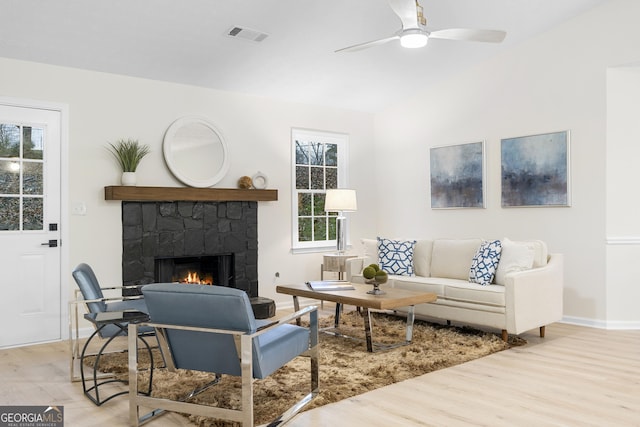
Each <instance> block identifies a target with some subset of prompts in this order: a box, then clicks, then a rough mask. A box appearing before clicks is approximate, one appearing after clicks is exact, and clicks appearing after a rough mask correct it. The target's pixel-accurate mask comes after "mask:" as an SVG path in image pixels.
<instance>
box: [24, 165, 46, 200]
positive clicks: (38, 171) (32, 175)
mask: <svg viewBox="0 0 640 427" xmlns="http://www.w3.org/2000/svg"><path fill="white" fill-rule="evenodd" d="M22 165H23V167H24V172H23V173H22V179H23V181H24V184H23V186H22V193H23V194H31V195H36V194H37V195H39V196H41V195H42V163H39V162H38V163H35V162H24V163H22Z"/></svg>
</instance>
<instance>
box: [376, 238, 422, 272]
mask: <svg viewBox="0 0 640 427" xmlns="http://www.w3.org/2000/svg"><path fill="white" fill-rule="evenodd" d="M377 240H378V263H379V264H380V268H381V269H383V270H384V271H386V272H387V273H389V274H395V275H398V276H412V275H413V248H414V246H415V244H416V241H415V240H391V239H385V238H382V237H378V239H377Z"/></svg>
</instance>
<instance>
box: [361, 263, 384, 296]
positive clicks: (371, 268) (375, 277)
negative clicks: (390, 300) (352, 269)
mask: <svg viewBox="0 0 640 427" xmlns="http://www.w3.org/2000/svg"><path fill="white" fill-rule="evenodd" d="M362 276H363V277H364V278H365V279H366V280H365V283H367V284H369V285H373V289H372V290H370V291H367V293H368V294H372V295H384V294H385V291H383V290H381V289H380V285H382V284H384V283H387V280H388V279H389V275H388V274H387V272H386V271H384V270H382V269H381V268H380V266H379V265H378V264H369V265H368V266H367V267H365V268H364V269H363V270H362Z"/></svg>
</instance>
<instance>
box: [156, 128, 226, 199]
mask: <svg viewBox="0 0 640 427" xmlns="http://www.w3.org/2000/svg"><path fill="white" fill-rule="evenodd" d="M162 148H163V152H164V160H165V162H167V166H168V167H169V170H170V171H171V173H172V174H173V175H174V176H175V177H176V178H178V179H179V180H180V181H182V182H183V183H184V184H186V185H189V186H191V187H200V188H204V187H211V186H212V185H214V184H217V183H218V182H220V180H221V179H222V178H224V176H225V175H226V173H227V171H228V170H229V155H228V149H227V143H226V142H225V140H224V138H223V137H222V134H221V133H220V131H218V130H217V129H216V128H215V126H213V125H212V124H211V123H209V122H208V121H207V120H205V119H202V118H199V117H183V118H180V119H178V120H176V121H175V122H173V123H172V124H171V126H169V129H167V133H166V134H165V135H164V143H163V147H162Z"/></svg>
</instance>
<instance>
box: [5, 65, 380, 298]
mask: <svg viewBox="0 0 640 427" xmlns="http://www.w3.org/2000/svg"><path fill="white" fill-rule="evenodd" d="M0 69H1V70H2V79H0V95H1V96H6V97H14V98H31V99H38V100H45V101H51V102H57V103H65V104H68V105H69V125H70V129H69V151H70V161H69V164H70V169H69V186H68V191H69V204H70V206H73V205H74V204H75V203H80V202H83V203H85V204H86V206H87V215H86V216H71V217H70V218H68V221H63V226H66V227H69V230H70V241H69V242H65V244H66V245H68V246H67V247H68V248H69V250H70V254H69V265H66V266H63V277H65V278H68V279H69V281H71V275H70V272H71V269H72V268H73V267H74V266H75V265H77V264H78V263H80V262H87V263H89V264H91V265H92V266H93V267H94V269H95V270H96V274H97V275H98V277H99V278H100V279H101V281H102V282H103V283H105V284H116V283H120V282H121V275H122V271H121V255H122V241H121V238H122V232H121V211H120V209H121V208H120V206H121V205H120V202H117V201H109V202H107V201H105V200H104V186H105V185H118V184H119V179H120V172H119V168H118V166H117V165H116V163H115V161H114V160H113V158H112V157H111V156H110V154H109V153H108V152H107V151H106V149H105V145H106V144H107V142H113V141H115V140H117V139H118V138H136V139H139V140H140V141H141V142H142V143H145V144H149V145H150V146H151V149H152V152H151V154H150V155H149V156H147V157H145V159H144V160H143V161H142V163H141V165H140V167H139V169H138V185H151V186H182V184H181V183H180V182H178V181H177V180H176V179H175V178H173V176H172V175H171V173H170V172H169V170H168V169H167V168H166V166H165V164H164V160H163V158H162V139H163V136H164V132H165V131H166V129H167V128H168V127H169V125H170V124H171V123H172V122H173V121H174V120H176V119H177V118H179V117H182V116H184V115H192V114H195V115H201V116H205V117H207V118H209V119H210V120H211V121H212V122H213V123H215V125H216V126H217V127H218V128H219V129H220V130H221V131H222V133H223V134H224V136H225V138H226V140H227V143H228V145H229V149H230V155H231V167H230V170H229V173H228V175H227V176H226V178H224V179H223V181H222V182H221V183H219V184H218V185H217V187H221V188H236V186H237V180H238V178H239V177H241V176H243V175H249V176H251V175H253V174H254V173H256V172H257V171H261V172H263V173H265V174H266V175H267V176H268V178H269V188H275V189H278V201H277V202H260V203H259V207H258V221H259V223H258V242H259V253H258V259H259V265H258V272H259V290H260V295H261V296H264V297H269V298H273V299H276V300H277V301H279V302H284V303H287V304H291V301H290V297H285V296H282V295H277V294H276V293H275V288H274V286H273V285H274V283H275V277H274V275H275V273H276V272H279V273H280V281H281V282H284V283H295V282H301V281H303V280H309V279H319V276H320V264H321V259H322V257H321V255H320V254H302V255H292V254H291V252H290V248H291V227H290V224H291V196H290V191H291V190H290V189H291V169H290V168H291V146H290V144H291V142H290V139H291V136H290V135H291V127H302V128H312V129H320V130H328V131H335V132H343V133H347V134H349V137H350V153H349V156H350V157H351V158H352V159H358V158H362V157H363V156H364V155H368V153H369V152H370V147H371V146H372V144H373V139H374V138H373V116H372V115H371V114H367V113H359V112H351V111H344V110H336V109H329V108H324V107H314V106H309V105H301V104H288V103H281V102H275V101H272V100H268V99H264V98H256V97H248V96H244V95H237V94H232V93H226V92H220V91H214V90H207V89H203V88H199V87H192V86H185V85H178V84H171V83H163V82H158V81H151V80H144V79H137V78H130V77H123V76H117V75H111V74H104V73H97V72H91V71H83V70H77V69H70V68H62V67H54V66H48V65H42V64H36V63H30V62H22V61H15V60H9V59H1V58H0ZM372 173H373V172H372V171H370V170H369V168H368V167H367V165H365V164H362V163H360V162H358V161H354V162H353V165H352V168H351V177H350V185H351V186H353V187H354V188H358V189H359V188H361V187H364V186H365V185H366V184H367V183H368V182H370V181H371V179H370V175H372ZM371 191H372V190H371ZM360 194H361V196H362V198H361V200H360V207H361V210H363V211H365V212H366V211H367V210H369V211H371V210H373V209H374V205H373V203H372V202H368V199H371V198H368V197H366V195H367V190H366V189H365V188H363V189H362V191H361V192H360ZM352 218H353V227H352V229H351V231H352V233H353V234H354V235H362V234H366V233H364V232H363V231H362V230H372V229H374V219H373V218H369V217H367V216H366V215H363V214H358V213H354V214H352ZM70 288H71V289H73V288H75V285H72V286H70Z"/></svg>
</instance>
